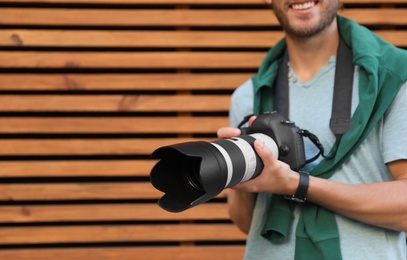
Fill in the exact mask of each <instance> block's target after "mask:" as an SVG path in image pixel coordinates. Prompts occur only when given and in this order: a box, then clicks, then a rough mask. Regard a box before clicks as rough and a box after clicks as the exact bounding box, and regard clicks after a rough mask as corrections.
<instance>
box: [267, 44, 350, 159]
mask: <svg viewBox="0 0 407 260" xmlns="http://www.w3.org/2000/svg"><path fill="white" fill-rule="evenodd" d="M288 56H289V55H288V51H287V50H286V51H285V53H284V57H283V61H282V62H283V63H282V64H281V65H280V68H279V71H278V75H277V79H276V82H275V84H276V85H275V86H274V88H273V89H274V93H273V104H274V109H275V110H276V111H278V112H279V113H280V114H281V115H283V116H284V117H285V118H289V87H288V86H289V84H288V60H289V57H288ZM353 73H354V64H353V54H352V50H351V49H350V48H349V46H348V45H346V43H345V42H344V40H343V39H342V38H340V42H339V46H338V51H337V55H336V68H335V81H334V94H333V102H332V114H331V120H330V122H329V126H330V128H331V130H332V132H333V133H334V135H335V137H336V141H335V147H334V150H333V152H332V154H330V155H325V153H324V148H323V146H322V144H321V143H320V142H319V140H318V137H317V136H315V135H314V134H312V133H310V132H309V131H307V130H302V133H300V134H301V135H303V136H304V137H308V138H309V139H310V140H311V141H312V142H313V143H314V145H315V146H317V147H318V149H319V150H320V153H319V154H317V155H316V156H314V157H313V158H311V159H309V160H307V163H309V162H312V161H314V160H316V159H317V158H318V157H319V155H322V156H323V157H324V158H326V159H332V158H334V157H335V155H336V151H337V150H338V146H339V143H340V141H341V138H342V136H343V135H344V134H345V133H346V132H347V131H348V130H349V128H350V123H351V109H352V88H353Z"/></svg>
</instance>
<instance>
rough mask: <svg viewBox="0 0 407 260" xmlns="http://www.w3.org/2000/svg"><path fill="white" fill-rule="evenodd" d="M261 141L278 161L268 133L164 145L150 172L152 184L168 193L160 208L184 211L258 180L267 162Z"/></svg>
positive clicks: (156, 155) (154, 153) (155, 156)
mask: <svg viewBox="0 0 407 260" xmlns="http://www.w3.org/2000/svg"><path fill="white" fill-rule="evenodd" d="M256 139H260V140H261V141H262V142H263V143H264V144H265V145H266V146H267V147H268V148H269V149H270V150H271V151H272V153H273V154H274V155H275V156H276V158H278V148H277V145H276V143H275V142H274V140H273V139H272V138H271V137H269V136H267V135H264V134H252V135H242V136H239V137H235V138H230V139H220V140H215V141H213V142H211V143H207V142H187V143H181V144H175V145H171V146H164V147H161V148H158V149H157V150H155V151H154V152H153V153H152V156H153V157H154V158H158V159H160V160H159V161H158V162H157V163H156V165H155V166H154V167H153V169H152V171H151V173H150V180H151V183H152V184H153V186H154V187H155V188H157V189H158V190H160V191H162V192H164V193H165V194H164V196H163V197H162V198H161V199H160V200H159V201H158V205H159V206H160V207H162V208H163V209H165V210H167V211H170V212H180V211H183V210H186V209H188V208H190V207H193V206H196V205H199V204H201V203H204V202H206V201H208V200H210V199H211V198H213V197H215V196H216V195H218V194H219V193H220V192H222V190H223V189H225V188H230V187H233V186H235V185H237V184H239V183H241V182H243V181H247V180H250V179H253V178H255V177H257V176H258V175H259V174H260V173H261V171H262V170H263V162H262V161H261V159H260V157H259V156H258V155H257V153H256V152H255V150H254V141H255V140H256Z"/></svg>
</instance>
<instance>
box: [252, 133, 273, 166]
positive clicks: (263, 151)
mask: <svg viewBox="0 0 407 260" xmlns="http://www.w3.org/2000/svg"><path fill="white" fill-rule="evenodd" d="M254 148H255V149H256V153H257V154H258V155H259V157H260V159H261V160H262V161H263V164H264V166H266V165H270V164H272V163H273V160H275V158H274V155H273V153H272V152H271V151H270V149H269V148H267V146H266V145H265V144H264V142H263V141H261V140H258V139H257V140H255V141H254Z"/></svg>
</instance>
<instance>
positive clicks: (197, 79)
mask: <svg viewBox="0 0 407 260" xmlns="http://www.w3.org/2000/svg"><path fill="white" fill-rule="evenodd" d="M252 76H253V73H219V74H214V73H212V74H211V73H202V74H201V73H199V74H160V73H154V74H1V75H0V91H2V90H219V89H229V90H232V89H235V88H236V87H237V86H239V85H240V84H242V83H243V82H245V81H246V80H248V79H249V78H251V77H252Z"/></svg>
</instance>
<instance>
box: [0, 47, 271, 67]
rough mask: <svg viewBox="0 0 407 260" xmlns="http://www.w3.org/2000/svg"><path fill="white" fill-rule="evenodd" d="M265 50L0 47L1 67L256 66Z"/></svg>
mask: <svg viewBox="0 0 407 260" xmlns="http://www.w3.org/2000/svg"><path fill="white" fill-rule="evenodd" d="M265 54H266V53H265V52H261V51H259V52H45V51H37V52H36V51H27V52H21V51H13V52H5V51H0V68H70V69H73V68H75V69H79V68H112V69H124V68H138V69H174V68H178V69H192V68H202V69H220V68H225V69H226V68H229V69H249V68H250V69H256V68H258V67H259V65H260V63H261V60H262V59H263V58H264V56H265Z"/></svg>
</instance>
